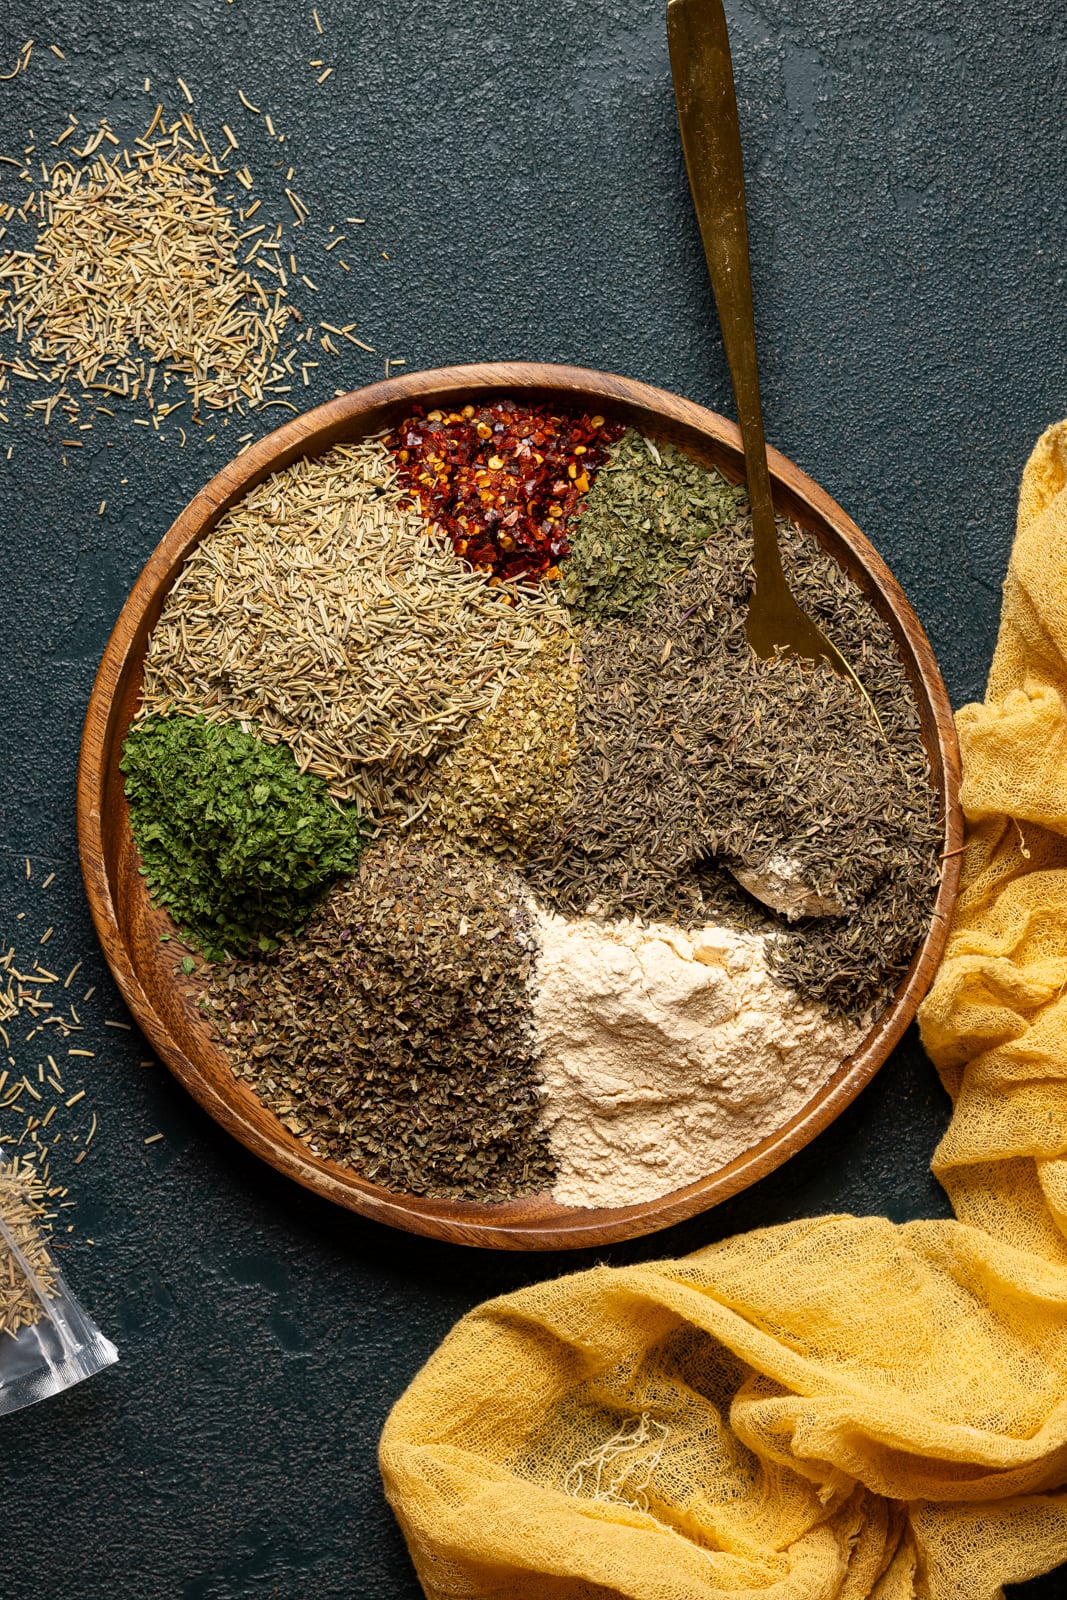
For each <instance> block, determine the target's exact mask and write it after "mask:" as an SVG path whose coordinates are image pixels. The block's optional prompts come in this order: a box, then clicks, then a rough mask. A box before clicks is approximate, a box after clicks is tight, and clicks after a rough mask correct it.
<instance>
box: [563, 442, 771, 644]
mask: <svg viewBox="0 0 1067 1600" xmlns="http://www.w3.org/2000/svg"><path fill="white" fill-rule="evenodd" d="M743 500H744V489H743V488H738V487H737V486H735V485H733V484H730V483H727V481H726V479H725V478H724V477H723V476H722V475H721V473H718V472H713V471H709V470H708V468H706V467H702V466H700V464H699V463H698V462H696V461H693V460H691V459H690V457H689V456H686V455H683V454H682V452H681V451H680V450H676V449H675V447H674V446H673V445H671V444H663V445H655V444H653V443H652V441H651V440H650V439H645V438H642V436H641V435H640V434H639V433H635V432H634V431H633V430H632V429H630V430H628V431H627V433H626V434H625V435H624V437H623V438H622V440H621V441H620V442H619V443H618V444H617V445H616V446H615V448H614V449H613V450H612V452H611V455H610V457H609V459H608V461H607V462H606V463H605V464H604V466H602V467H601V469H600V472H599V475H598V477H597V480H596V482H595V483H594V485H593V488H592V490H591V491H590V494H589V498H588V500H587V501H586V504H585V510H584V511H583V512H582V515H581V516H580V517H579V518H578V520H577V522H576V523H575V524H574V526H573V528H572V530H571V553H570V555H569V556H568V557H567V559H566V561H564V562H563V564H562V567H561V572H562V591H563V598H564V600H565V601H566V602H567V604H568V605H569V606H570V608H571V613H572V615H573V617H574V619H575V620H576V621H581V622H596V621H598V620H600V619H602V618H604V617H634V618H636V617H640V616H641V615H642V614H643V613H644V611H645V609H646V608H647V606H648V605H649V603H650V602H651V601H652V599H653V598H654V597H655V595H656V594H658V592H659V590H660V589H661V588H662V586H663V584H664V583H665V582H666V581H667V580H668V579H669V578H672V577H675V576H676V575H677V574H678V573H679V572H683V571H684V570H685V568H686V567H688V566H689V564H690V563H691V562H692V561H693V560H694V558H695V557H696V556H697V554H698V553H699V552H700V550H701V549H702V548H703V546H704V545H705V544H706V542H707V541H708V540H709V539H712V538H714V536H715V535H716V533H717V532H718V531H719V529H720V528H722V527H723V526H724V524H725V523H727V522H729V521H730V520H731V519H732V518H734V517H736V515H737V511H738V507H739V505H740V504H741V502H742V501H743Z"/></svg>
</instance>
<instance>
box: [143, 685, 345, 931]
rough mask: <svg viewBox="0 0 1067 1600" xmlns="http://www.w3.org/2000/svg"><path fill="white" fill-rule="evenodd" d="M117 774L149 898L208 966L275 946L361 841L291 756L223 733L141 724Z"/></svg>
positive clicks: (171, 720) (173, 720) (173, 723)
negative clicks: (252, 948)
mask: <svg viewBox="0 0 1067 1600" xmlns="http://www.w3.org/2000/svg"><path fill="white" fill-rule="evenodd" d="M120 766H121V768H122V771H123V773H124V774H125V777H126V798H127V800H128V801H129V806H130V825H131V828H132V830H133V838H134V843H135V844H136V846H137V849H138V851H139V852H140V856H141V863H142V865H141V871H142V873H143V874H144V877H145V879H146V882H147V885H148V892H149V894H150V895H151V897H152V899H153V901H154V902H155V903H156V904H157V905H162V906H166V908H167V910H168V911H169V912H170V914H171V916H172V917H173V918H174V920H175V922H176V923H177V924H178V926H179V928H180V929H181V931H182V933H183V935H184V936H185V938H187V939H188V940H189V941H190V943H192V944H195V945H196V946H197V947H199V948H200V949H201V950H203V952H204V954H205V955H206V956H208V957H209V958H210V959H212V960H223V959H224V958H225V956H226V955H227V954H231V953H232V954H238V953H243V952H244V951H245V950H247V949H248V948H249V947H250V946H258V948H259V949H261V950H269V949H272V948H273V947H274V946H275V945H276V943H277V935H278V934H279V933H280V932H281V931H282V930H284V929H288V928H292V927H294V926H299V924H300V923H301V922H303V921H304V920H305V918H306V917H307V915H308V912H309V910H310V908H311V906H312V904H313V903H314V901H315V899H316V898H317V897H318V895H319V894H320V892H321V891H322V889H323V887H324V886H325V885H326V884H327V883H328V882H329V880H330V879H331V878H333V877H336V876H337V874H338V873H342V872H351V870H352V868H353V867H354V866H355V864H356V861H357V859H358V857H359V853H360V850H361V849H362V848H363V844H364V842H365V838H366V828H365V824H364V823H363V822H362V820H361V819H360V817H359V815H358V813H357V812H356V811H354V810H353V809H352V808H348V809H347V810H341V809H340V808H339V807H338V806H336V805H335V804H334V802H333V801H332V800H331V798H330V796H329V794H328V792H327V790H326V786H325V784H324V783H323V782H322V780H321V778H315V777H311V776H309V775H307V774H304V773H301V772H299V771H298V770H297V766H296V762H295V761H294V759H293V755H292V752H291V751H290V750H288V749H287V748H286V747H285V746H284V745H268V744H264V743H263V741H262V740H260V739H257V738H256V737H255V736H254V735H253V734H251V733H246V732H244V731H243V730H242V729H241V728H238V727H236V726H234V725H232V724H231V725H219V724H216V723H209V722H205V721H204V719H203V718H202V717H156V716H153V717H147V718H146V719H145V720H144V721H142V722H139V723H136V724H135V725H134V727H133V728H132V730H131V731H130V733H129V735H128V736H127V739H126V743H125V745H124V747H123V754H122V760H121V762H120Z"/></svg>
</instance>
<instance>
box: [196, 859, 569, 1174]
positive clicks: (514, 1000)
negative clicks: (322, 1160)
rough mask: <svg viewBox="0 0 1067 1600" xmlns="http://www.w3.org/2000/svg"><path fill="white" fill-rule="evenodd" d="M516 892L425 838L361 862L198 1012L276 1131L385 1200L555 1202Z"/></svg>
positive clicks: (497, 872) (511, 883) (511, 884)
mask: <svg viewBox="0 0 1067 1600" xmlns="http://www.w3.org/2000/svg"><path fill="white" fill-rule="evenodd" d="M536 943H537V941H536V938H535V936H534V931H533V924H532V919H531V915H530V910H529V902H528V897H527V896H526V895H525V893H524V892H523V888H522V884H521V880H520V879H519V878H518V877H517V876H516V874H515V873H514V872H512V871H510V870H508V869H507V868H504V867H501V866H498V865H496V864H494V863H492V862H489V861H487V860H484V859H479V858H477V857H474V856H470V855H466V854H464V853H463V852H461V851H459V850H456V849H455V848H452V847H450V846H448V845H446V844H443V843H441V842H440V841H437V842H430V841H429V840H427V839H425V838H422V839H418V840H407V839H404V838H402V837H401V838H396V837H393V838H390V839H384V840H382V841H381V842H379V843H377V844H375V845H373V846H371V847H370V848H369V849H368V850H367V851H366V852H365V854H364V855H363V857H362V859H361V860H360V864H359V867H358V870H357V871H356V873H355V875H354V876H353V877H352V878H351V879H347V880H344V881H342V882H341V883H338V884H336V885H335V886H334V888H333V889H332V890H331V891H330V893H329V894H328V895H327V896H326V898H325V899H324V900H323V901H322V903H321V905H320V906H319V907H318V908H317V909H316V911H315V913H314V914H313V916H312V917H311V919H310V920H309V922H308V924H307V926H306V927H305V928H304V930H303V931H302V933H300V934H299V935H298V936H297V937H294V938H290V939H285V940H284V941H283V942H282V945H281V948H280V950H279V951H278V952H277V953H276V954H275V955H271V956H267V957H265V958H263V959H261V960H257V961H251V962H238V963H234V964H233V965H231V966H230V967H228V968H222V967H219V968H215V969H213V970H212V972H211V974H210V981H209V990H208V994H207V996H206V997H205V1007H206V1009H207V1011H208V1014H209V1015H210V1016H211V1017H212V1019H213V1021H214V1025H215V1028H216V1031H217V1032H218V1034H219V1037H220V1039H221V1040H222V1042H223V1044H224V1045H225V1047H226V1049H227V1052H228V1054H229V1057H230V1061H231V1064H232V1066H233V1069H234V1071H235V1073H236V1074H237V1075H238V1076H239V1077H241V1078H244V1079H245V1080H246V1081H247V1082H249V1083H250V1084H251V1086H252V1088H253V1089H254V1090H255V1092H256V1094H257V1095H258V1096H259V1098H260V1099H261V1100H262V1101H263V1102H264V1104H266V1105H268V1106H270V1107H271V1108H272V1109H273V1110H274V1111H275V1112H276V1113H277V1114H278V1116H279V1117H280V1118H281V1120H282V1121H283V1122H284V1123H285V1125H286V1127H287V1128H288V1129H289V1131H290V1132H291V1133H293V1134H295V1135H296V1136H297V1137H299V1138H301V1139H303V1140H304V1141H305V1142H306V1143H308V1144H309V1145H310V1146H311V1148H312V1150H314V1151H315V1152H316V1153H317V1154H319V1155H323V1156H329V1157H330V1158H331V1159H333V1160H334V1161H337V1162H340V1163H341V1164H342V1165H344V1166H348V1167H351V1168H352V1169H353V1171H355V1172H358V1173H359V1174H360V1175H361V1176H363V1177H365V1178H367V1179H369V1180H371V1181H372V1182H374V1183H379V1184H382V1185H383V1186H384V1187H385V1188H388V1189H395V1190H404V1191H407V1192H408V1193H412V1194H431V1195H440V1196H446V1197H449V1198H452V1199H479V1200H486V1199H504V1198H506V1197H507V1196H509V1195H515V1194H527V1193H535V1192H537V1191H540V1190H542V1189H547V1188H551V1184H552V1178H553V1174H554V1167H553V1163H552V1159H551V1156H550V1154H549V1149H548V1141H547V1135H546V1134H545V1133H544V1132H543V1131H542V1130H541V1129H540V1127H539V1126H538V1123H539V1111H540V1079H539V1077H538V1074H537V1071H536V1065H535V1056H536V1049H535V1042H534V1034H533V1022H532V1012H531V1006H530V995H529V987H528V986H529V983H530V980H531V977H532V973H533V967H534V961H535V956H536Z"/></svg>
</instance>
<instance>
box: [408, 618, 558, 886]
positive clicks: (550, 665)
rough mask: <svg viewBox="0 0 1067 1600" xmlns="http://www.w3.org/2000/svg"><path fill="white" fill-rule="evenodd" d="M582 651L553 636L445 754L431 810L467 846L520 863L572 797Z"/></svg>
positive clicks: (431, 792) (432, 788) (432, 791)
mask: <svg viewBox="0 0 1067 1600" xmlns="http://www.w3.org/2000/svg"><path fill="white" fill-rule="evenodd" d="M578 672H579V658H578V648H577V644H576V643H575V642H573V641H572V640H570V639H567V638H563V639H552V640H549V641H547V642H546V643H545V645H544V646H543V647H542V649H541V652H540V654H539V655H537V656H535V658H534V660H533V662H532V663H531V665H530V666H529V667H527V669H526V671H525V672H524V673H522V675H521V676H520V677H518V678H514V679H513V680H512V681H511V682H510V683H509V684H507V686H506V687H505V688H504V690H503V691H502V693H501V695H500V698H499V700H498V701H497V703H496V705H495V706H494V707H493V709H492V710H491V711H489V712H487V713H486V714H485V715H484V716H482V717H480V718H478V719H477V720H476V721H475V722H474V725H473V727H472V728H471V730H470V732H469V733H468V734H467V735H466V737H465V738H464V739H462V740H461V741H460V742H459V744H457V745H455V746H453V748H452V749H451V750H450V751H449V752H448V753H447V754H446V755H445V756H444V757H443V759H442V760H441V761H440V762H439V763H438V766H437V770H436V772H435V774H434V777H433V779H432V780H431V783H430V790H429V807H428V815H429V816H430V818H432V820H433V821H434V822H435V823H436V824H437V825H438V826H439V827H440V828H441V829H443V830H444V831H445V832H447V833H449V834H452V835H454V836H455V837H456V839H457V840H458V841H460V842H461V843H463V844H465V845H467V846H468V847H476V848H479V849H482V850H486V851H488V852H489V854H490V855H495V856H507V857H509V858H510V859H513V860H515V861H518V862H522V861H524V860H525V859H526V857H527V856H528V855H529V854H530V853H531V852H533V853H536V852H537V851H538V850H539V849H540V848H541V846H542V842H543V840H544V837H545V830H546V829H547V828H548V827H550V826H551V824H552V822H553V821H554V820H555V819H556V818H557V817H558V816H559V814H560V812H561V811H562V810H563V808H564V806H565V805H566V804H567V801H568V800H569V798H570V793H571V769H572V767H573V765H574V754H575V747H576V737H575V713H576V710H577V705H578Z"/></svg>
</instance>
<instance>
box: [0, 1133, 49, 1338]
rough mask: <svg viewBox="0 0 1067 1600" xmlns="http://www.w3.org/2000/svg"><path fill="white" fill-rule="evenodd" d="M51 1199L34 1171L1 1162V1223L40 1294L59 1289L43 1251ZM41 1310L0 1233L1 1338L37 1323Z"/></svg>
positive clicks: (22, 1163) (44, 1249) (21, 1163)
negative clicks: (35, 1278) (24, 1262)
mask: <svg viewBox="0 0 1067 1600" xmlns="http://www.w3.org/2000/svg"><path fill="white" fill-rule="evenodd" d="M50 1202H51V1195H50V1193H49V1192H48V1191H47V1190H46V1189H45V1187H44V1185H43V1184H42V1183H41V1181H40V1180H39V1178H37V1176H36V1175H35V1173H34V1171H33V1168H32V1167H31V1166H29V1165H28V1164H27V1163H25V1162H20V1161H19V1160H18V1158H17V1157H16V1158H15V1159H14V1160H13V1161H0V1223H2V1224H3V1227H4V1228H6V1229H7V1231H8V1232H9V1233H10V1235H11V1237H12V1239H13V1240H14V1242H15V1245H16V1247H17V1248H18V1249H19V1250H20V1251H21V1252H22V1254H23V1256H24V1257H25V1258H26V1260H27V1261H28V1262H29V1264H30V1267H31V1269H32V1270H33V1272H34V1273H35V1274H36V1276H37V1278H38V1279H39V1281H40V1284H41V1287H42V1289H43V1290H44V1292H45V1294H48V1295H54V1294H55V1293H56V1290H57V1288H58V1284H57V1281H56V1270H55V1267H54V1266H53V1264H52V1258H51V1255H50V1254H49V1251H48V1238H47V1232H46V1229H47V1225H48V1222H49V1220H50V1219H51V1218H52V1217H54V1215H55V1213H54V1212H53V1213H49V1211H48V1206H49V1204H50ZM42 1313H43V1307H42V1305H41V1302H40V1300H39V1299H38V1298H37V1295H36V1293H35V1291H34V1288H33V1285H32V1284H31V1283H30V1280H29V1279H28V1278H27V1276H26V1274H25V1272H24V1271H23V1270H22V1267H21V1266H20V1264H19V1262H18V1260H17V1259H16V1257H15V1253H14V1251H13V1250H12V1249H11V1247H10V1245H9V1244H8V1241H7V1239H6V1238H5V1237H4V1233H3V1231H2V1230H0V1335H2V1334H5V1333H6V1334H10V1335H11V1337H12V1338H15V1337H16V1336H17V1335H18V1334H19V1333H20V1332H21V1331H22V1329H23V1328H32V1327H33V1326H34V1324H35V1323H37V1322H39V1321H40V1320H41V1316H42Z"/></svg>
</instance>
